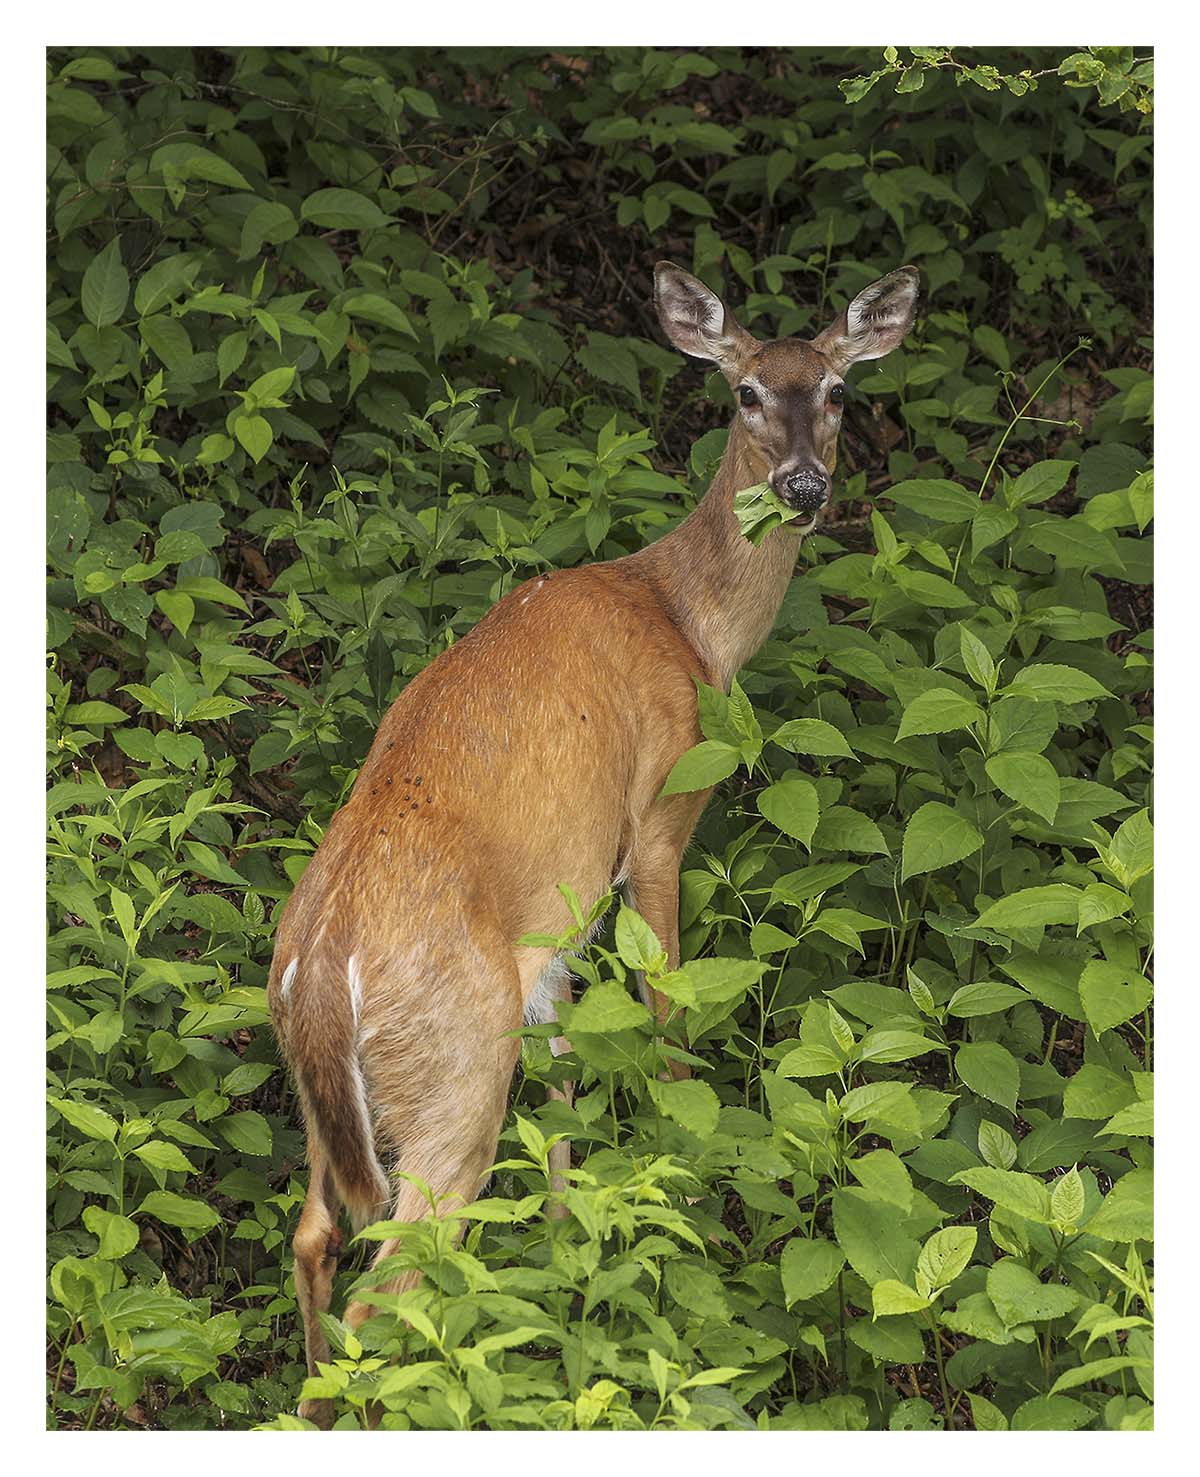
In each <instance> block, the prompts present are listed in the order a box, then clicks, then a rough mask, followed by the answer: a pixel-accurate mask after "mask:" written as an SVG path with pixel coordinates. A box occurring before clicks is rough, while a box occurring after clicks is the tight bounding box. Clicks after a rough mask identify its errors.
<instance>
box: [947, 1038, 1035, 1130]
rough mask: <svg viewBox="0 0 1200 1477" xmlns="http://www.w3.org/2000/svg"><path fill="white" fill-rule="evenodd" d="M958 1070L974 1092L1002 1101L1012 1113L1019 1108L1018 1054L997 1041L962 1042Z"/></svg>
mask: <svg viewBox="0 0 1200 1477" xmlns="http://www.w3.org/2000/svg"><path fill="white" fill-rule="evenodd" d="M954 1070H955V1072H957V1074H958V1075H959V1077H961V1078H962V1080H963V1081H964V1082H965V1083H966V1084H967V1086H968V1087H969V1088H970V1089H971V1091H972V1092H977V1093H978V1094H979V1096H980V1097H985V1098H987V1100H988V1102H991V1103H999V1104H1000V1106H1001V1107H1002V1108H1007V1109H1008V1111H1009V1112H1010V1113H1015V1112H1016V1110H1017V1092H1018V1089H1019V1088H1020V1085H1021V1072H1020V1067H1019V1065H1018V1063H1017V1060H1016V1058H1015V1057H1014V1056H1013V1054H1012V1053H1011V1052H1010V1051H1006V1050H1005V1048H1004V1047H1003V1046H1000V1045H999V1044H998V1043H997V1042H995V1041H973V1042H970V1043H968V1044H967V1045H966V1046H960V1047H959V1048H958V1052H957V1053H956V1055H955V1058H954Z"/></svg>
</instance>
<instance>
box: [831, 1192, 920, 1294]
mask: <svg viewBox="0 0 1200 1477" xmlns="http://www.w3.org/2000/svg"><path fill="white" fill-rule="evenodd" d="M898 1219H899V1218H898V1217H897V1215H896V1207H895V1206H894V1205H888V1204H887V1203H886V1202H884V1201H879V1200H875V1199H873V1198H872V1197H870V1196H869V1195H867V1194H866V1192H865V1191H862V1190H853V1189H841V1190H834V1192H833V1224H834V1230H835V1233H836V1235H837V1239H838V1244H839V1245H840V1246H841V1248H842V1250H843V1251H844V1252H845V1254H846V1260H847V1261H848V1262H849V1263H850V1265H851V1266H852V1267H853V1268H854V1270H855V1271H856V1272H857V1273H858V1275H859V1276H860V1277H861V1278H863V1280H864V1281H865V1282H867V1283H869V1284H870V1285H871V1286H874V1285H875V1283H876V1282H882V1281H884V1280H885V1279H887V1278H893V1279H894V1280H895V1281H897V1282H901V1283H904V1284H906V1285H911V1283H912V1278H913V1275H914V1273H915V1271H916V1266H917V1254H918V1247H917V1243H916V1241H915V1240H914V1239H913V1237H911V1236H909V1235H907V1234H906V1233H905V1232H904V1231H902V1230H901V1229H900V1226H899V1224H898Z"/></svg>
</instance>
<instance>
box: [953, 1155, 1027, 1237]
mask: <svg viewBox="0 0 1200 1477" xmlns="http://www.w3.org/2000/svg"><path fill="white" fill-rule="evenodd" d="M952 1182H953V1183H954V1184H959V1185H969V1186H970V1187H971V1189H973V1190H978V1191H979V1193H980V1194H981V1195H986V1196H987V1198H988V1199H989V1200H993V1201H995V1203H996V1204H997V1205H998V1206H1000V1207H1001V1208H1002V1209H1003V1210H1008V1211H1012V1212H1013V1213H1014V1214H1016V1215H1020V1216H1024V1217H1025V1219H1026V1220H1030V1221H1036V1222H1038V1223H1039V1224H1040V1225H1044V1226H1048V1225H1049V1224H1050V1220H1051V1216H1050V1191H1049V1190H1047V1188H1046V1186H1045V1185H1044V1184H1043V1183H1042V1181H1041V1180H1039V1179H1037V1178H1035V1176H1033V1175H1031V1174H1022V1173H1021V1172H1020V1171H1019V1170H1005V1169H990V1168H984V1167H980V1168H979V1169H963V1170H959V1172H958V1173H957V1174H956V1175H954V1176H953V1180H952Z"/></svg>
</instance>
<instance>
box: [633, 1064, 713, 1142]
mask: <svg viewBox="0 0 1200 1477" xmlns="http://www.w3.org/2000/svg"><path fill="white" fill-rule="evenodd" d="M650 1094H651V1096H652V1097H653V1099H654V1104H655V1106H656V1107H657V1108H658V1111H659V1112H660V1113H662V1114H663V1115H664V1117H667V1118H670V1119H673V1120H674V1122H676V1123H678V1124H679V1126H680V1127H681V1128H685V1129H687V1131H688V1132H689V1133H694V1134H696V1135H697V1136H698V1137H699V1138H708V1137H709V1136H710V1135H711V1134H713V1133H715V1132H716V1129H717V1119H718V1116H719V1114H720V1110H721V1100H720V1098H718V1097H717V1095H716V1093H715V1092H714V1091H713V1090H712V1088H711V1087H709V1085H708V1083H707V1082H697V1081H696V1080H695V1078H692V1079H690V1080H689V1079H685V1080H684V1081H682V1082H651V1084H650Z"/></svg>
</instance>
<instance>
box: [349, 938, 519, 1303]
mask: <svg viewBox="0 0 1200 1477" xmlns="http://www.w3.org/2000/svg"><path fill="white" fill-rule="evenodd" d="M480 964H481V966H482V967H481V968H479V969H478V970H477V971H476V972H475V973H474V974H466V973H465V972H464V973H458V974H456V976H455V978H454V979H452V980H450V979H446V978H445V977H444V976H443V978H442V979H441V980H440V981H439V982H438V984H437V988H436V990H435V991H434V992H433V998H435V1000H436V1005H435V1007H434V1008H431V1011H430V1013H429V1014H428V1015H424V1014H413V1013H406V1014H404V1015H403V1016H402V1017H399V1018H396V1019H391V1020H388V1021H383V1022H381V1023H380V1024H379V1026H378V1027H377V1029H375V1030H374V1031H373V1032H372V1036H371V1045H370V1051H371V1056H370V1059H369V1061H368V1076H369V1079H370V1082H371V1098H372V1103H373V1106H374V1109H375V1117H376V1131H377V1136H378V1138H379V1139H380V1140H381V1141H382V1143H383V1144H385V1145H387V1146H388V1148H389V1151H390V1152H389V1158H390V1162H391V1165H392V1168H393V1169H394V1170H395V1171H397V1172H399V1173H403V1174H409V1175H412V1176H414V1177H415V1178H417V1179H420V1180H422V1181H423V1182H424V1183H425V1184H427V1185H428V1186H429V1189H430V1191H431V1192H432V1193H433V1195H434V1196H435V1197H436V1198H437V1200H438V1202H439V1210H440V1211H444V1210H449V1209H456V1208H461V1207H462V1206H463V1205H468V1204H470V1203H471V1201H473V1200H474V1199H475V1198H476V1197H477V1196H478V1194H479V1191H480V1190H481V1189H482V1188H483V1184H484V1182H485V1180H486V1178H487V1175H488V1172H489V1171H490V1169H491V1167H492V1165H493V1164H494V1163H495V1162H496V1145H497V1142H498V1140H499V1137H500V1129H501V1127H502V1126H503V1123H504V1115H505V1112H506V1111H507V1108H508V1089H509V1083H510V1082H511V1080H512V1074H513V1068H514V1067H515V1066H516V1061H517V1054H518V1052H519V1050H520V1042H519V1040H518V1038H517V1037H515V1036H511V1035H508V1034H506V1033H508V1032H511V1031H515V1030H516V1029H517V1028H518V1027H519V1026H520V1024H521V996H520V991H519V988H518V976H517V971H516V969H515V967H514V965H513V961H512V952H511V950H509V949H508V948H507V947H506V946H503V945H501V946H500V948H498V949H497V948H490V949H489V950H488V951H487V955H486V958H484V959H481V960H480ZM447 1023H452V1024H447ZM429 1213H430V1207H429V1201H428V1200H427V1199H426V1197H425V1196H424V1195H423V1194H422V1193H421V1191H420V1190H419V1189H418V1188H417V1187H416V1186H415V1185H414V1184H412V1183H411V1182H410V1181H409V1180H406V1179H400V1178H397V1179H396V1182H395V1200H394V1203H393V1205H392V1210H391V1218H392V1219H393V1220H397V1221H417V1220H421V1219H423V1218H424V1217H425V1216H426V1215H428V1214H429ZM400 1245H401V1242H400V1241H399V1240H390V1241H385V1242H383V1243H382V1244H381V1245H380V1247H379V1250H378V1251H377V1252H376V1254H375V1257H374V1259H373V1262H372V1268H374V1267H375V1266H378V1265H379V1264H380V1263H381V1262H383V1261H384V1260H385V1259H386V1258H388V1257H391V1256H394V1255H395V1254H396V1252H397V1251H398V1250H399V1248H400ZM369 1277H370V1274H369V1273H368V1274H366V1276H365V1277H364V1279H363V1281H362V1283H361V1284H360V1287H359V1290H358V1292H357V1294H356V1296H355V1297H354V1299H353V1301H352V1302H351V1303H350V1306H349V1307H348V1308H347V1310H346V1322H347V1323H348V1324H349V1325H350V1327H351V1328H357V1327H358V1326H359V1325H361V1324H362V1323H364V1322H365V1321H366V1320H367V1319H368V1318H369V1317H371V1316H372V1314H373V1313H374V1312H375V1311H376V1310H375V1308H374V1307H373V1306H372V1304H371V1292H372V1290H377V1291H379V1292H382V1293H389V1294H390V1293H399V1292H404V1291H406V1290H407V1289H409V1288H411V1287H415V1286H417V1284H418V1283H419V1282H420V1281H421V1273H420V1271H419V1270H416V1269H413V1270H411V1271H405V1272H398V1273H393V1274H391V1275H390V1276H385V1277H382V1278H381V1279H380V1280H379V1281H378V1282H377V1283H375V1286H374V1288H373V1289H372V1288H371V1285H370V1281H369Z"/></svg>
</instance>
